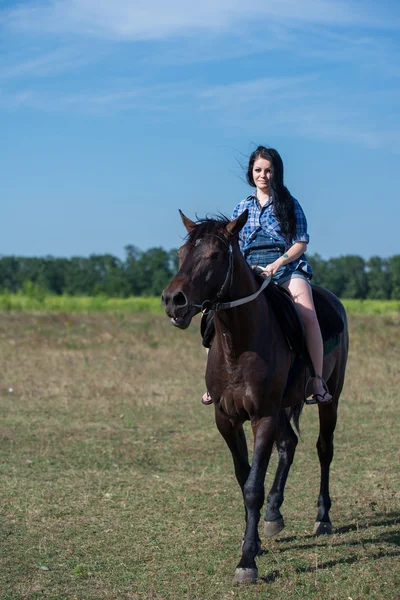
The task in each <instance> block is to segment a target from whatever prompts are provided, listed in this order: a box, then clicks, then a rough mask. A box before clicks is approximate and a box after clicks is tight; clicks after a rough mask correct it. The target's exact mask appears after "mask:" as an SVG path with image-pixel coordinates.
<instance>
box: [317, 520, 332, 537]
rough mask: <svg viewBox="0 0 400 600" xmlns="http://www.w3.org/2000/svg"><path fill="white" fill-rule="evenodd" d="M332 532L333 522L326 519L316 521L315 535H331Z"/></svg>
mask: <svg viewBox="0 0 400 600" xmlns="http://www.w3.org/2000/svg"><path fill="white" fill-rule="evenodd" d="M331 533H332V523H329V522H327V523H325V522H324V521H315V525H314V531H313V535H330V534H331Z"/></svg>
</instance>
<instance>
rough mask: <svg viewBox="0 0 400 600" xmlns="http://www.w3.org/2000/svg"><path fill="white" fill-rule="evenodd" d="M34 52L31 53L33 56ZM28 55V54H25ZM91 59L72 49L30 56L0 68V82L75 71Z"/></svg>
mask: <svg viewBox="0 0 400 600" xmlns="http://www.w3.org/2000/svg"><path fill="white" fill-rule="evenodd" d="M34 52H35V50H33V51H31V53H30V54H33V53H34ZM26 54H28V52H26ZM90 62H91V59H90V58H89V56H88V54H87V52H85V53H84V52H79V51H77V50H75V49H72V48H59V49H56V50H52V51H49V52H47V53H43V52H42V53H40V54H38V55H36V56H30V57H29V58H27V57H26V58H25V59H24V60H18V59H17V60H16V61H15V57H14V62H11V57H10V58H9V64H5V65H3V66H0V80H5V79H19V78H26V77H28V78H30V77H48V76H50V75H56V74H58V73H63V72H65V71H71V70H75V69H77V68H78V67H82V66H83V65H86V64H89V63H90Z"/></svg>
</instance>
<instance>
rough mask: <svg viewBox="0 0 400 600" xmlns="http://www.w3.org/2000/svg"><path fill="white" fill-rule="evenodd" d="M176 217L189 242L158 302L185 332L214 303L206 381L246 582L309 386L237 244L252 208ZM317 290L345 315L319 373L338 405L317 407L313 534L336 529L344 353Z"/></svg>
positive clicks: (274, 512)
mask: <svg viewBox="0 0 400 600" xmlns="http://www.w3.org/2000/svg"><path fill="white" fill-rule="evenodd" d="M180 214H181V218H182V221H183V224H184V226H185V228H186V230H187V237H186V242H185V243H184V245H183V246H182V247H181V248H180V249H179V251H178V256H179V271H178V273H177V274H176V275H175V277H174V278H173V279H172V281H171V282H170V283H169V284H168V286H167V287H166V288H165V290H164V291H163V294H162V303H163V305H164V309H165V311H166V313H167V315H168V316H169V317H170V318H171V321H172V323H173V325H174V326H176V327H178V328H180V329H186V328H187V327H189V325H190V323H191V321H192V318H193V317H194V316H195V315H196V314H198V313H199V312H200V311H203V310H204V309H207V308H213V309H214V321H215V335H214V338H213V342H212V345H211V348H210V351H209V355H208V360H207V369H206V386H207V390H208V391H209V393H210V395H211V398H212V400H213V403H214V406H215V422H216V425H217V428H218V430H219V432H220V434H221V435H222V437H223V438H224V440H225V442H226V444H227V445H228V447H229V450H230V452H231V454H232V459H233V464H234V470H235V475H236V479H237V481H238V483H239V485H240V487H241V490H242V494H243V500H244V505H245V519H246V521H245V533H244V538H243V542H242V549H241V558H240V561H239V563H238V565H237V567H236V570H235V581H236V582H238V583H249V582H252V581H255V580H257V578H258V571H257V565H256V561H255V559H256V556H257V555H259V554H260V553H261V552H262V549H261V540H260V537H259V534H258V524H259V520H260V511H261V509H262V506H263V504H264V482H265V476H266V472H267V467H268V462H269V459H270V456H271V452H272V449H273V447H274V445H276V448H277V451H278V457H279V460H278V467H277V471H276V475H275V478H274V481H273V484H272V487H271V489H270V491H269V494H268V497H267V507H266V513H265V518H264V533H265V535H267V536H272V535H276V534H277V533H279V532H280V531H281V530H282V529H283V527H284V521H283V517H282V514H281V511H280V508H281V505H282V503H283V499H284V489H285V484H286V480H287V477H288V474H289V470H290V467H291V464H292V462H293V458H294V454H295V449H296V445H297V442H298V437H297V435H296V433H295V431H294V429H293V427H292V425H291V421H292V422H294V424H295V427H296V429H297V430H298V419H299V417H300V413H301V410H302V407H303V405H304V383H303V379H301V378H298V379H296V378H295V380H294V381H293V382H292V383H291V385H288V377H289V373H290V370H291V365H292V359H293V352H292V350H291V348H290V346H289V344H288V341H287V337H286V336H285V335H284V332H283V330H282V327H281V325H280V323H279V322H278V320H277V317H276V313H275V311H274V309H273V307H272V306H271V302H270V301H269V300H268V296H267V295H266V294H264V293H260V288H259V284H258V283H257V280H256V278H255V276H254V273H253V271H252V270H251V269H250V267H249V266H248V264H247V263H246V261H245V259H244V257H243V255H242V253H241V251H240V248H239V244H238V234H239V232H240V230H241V229H242V227H243V226H244V224H245V222H246V220H247V211H244V212H243V213H242V214H241V215H240V216H239V217H238V218H236V219H234V220H231V221H230V220H229V219H227V218H225V217H222V216H220V217H217V218H206V219H202V220H198V221H197V222H194V221H192V220H190V219H189V218H188V217H186V216H185V215H184V214H183V213H182V212H181V211H180ZM266 283H268V282H266ZM263 286H265V284H263ZM320 292H321V293H322V294H323V295H324V297H325V300H326V302H327V303H328V304H330V305H331V307H332V308H333V309H334V310H335V311H337V313H338V314H339V315H340V316H341V318H342V320H343V331H342V332H341V333H340V336H339V341H338V344H337V347H336V348H335V349H333V350H332V351H331V352H330V353H329V354H328V355H327V356H325V358H324V365H323V374H322V375H323V378H324V380H325V381H326V382H327V385H328V387H329V391H330V393H331V395H332V402H331V403H329V404H325V405H322V404H319V405H318V411H319V436H318V441H317V451H318V457H319V462H320V474H321V479H320V492H319V496H318V502H317V507H318V512H317V517H316V521H315V526H314V535H320V534H323V533H332V524H331V521H330V518H329V511H330V508H331V499H330V496H329V471H330V464H331V461H332V458H333V436H334V430H335V426H336V421H337V412H338V402H339V396H340V393H341V391H342V387H343V383H344V376H345V368H346V359H347V353H348V333H347V321H346V313H345V310H344V307H343V305H342V304H341V303H340V301H339V299H338V298H336V296H334V295H333V294H332V293H331V292H329V291H328V290H325V289H324V288H320ZM222 300H223V301H224V302H221V301H222ZM245 421H250V423H251V427H252V432H253V443H254V453H253V460H252V464H251V465H250V464H249V459H248V451H247V442H246V437H245V433H244V430H243V423H244V422H245Z"/></svg>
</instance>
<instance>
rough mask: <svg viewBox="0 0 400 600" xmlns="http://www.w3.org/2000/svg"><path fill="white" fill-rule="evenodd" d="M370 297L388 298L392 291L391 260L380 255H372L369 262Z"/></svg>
mask: <svg viewBox="0 0 400 600" xmlns="http://www.w3.org/2000/svg"><path fill="white" fill-rule="evenodd" d="M367 279H368V298H374V299H376V300H387V299H389V298H390V295H391V291H392V281H391V276H390V272H389V261H388V259H385V258H380V257H379V256H371V258H370V259H369V260H368V262H367Z"/></svg>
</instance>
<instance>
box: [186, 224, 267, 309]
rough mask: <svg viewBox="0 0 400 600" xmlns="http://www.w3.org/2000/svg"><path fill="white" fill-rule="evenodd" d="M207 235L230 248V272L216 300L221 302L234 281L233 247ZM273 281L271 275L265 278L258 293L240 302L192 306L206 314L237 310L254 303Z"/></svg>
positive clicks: (220, 238)
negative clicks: (231, 309) (237, 307)
mask: <svg viewBox="0 0 400 600" xmlns="http://www.w3.org/2000/svg"><path fill="white" fill-rule="evenodd" d="M205 235H212V236H214V237H216V238H218V239H219V240H221V242H223V244H224V246H226V247H227V248H228V252H229V265H228V271H227V273H226V276H225V281H224V283H223V284H222V286H221V289H220V291H219V292H218V294H217V295H216V297H215V300H219V299H220V298H222V297H223V296H224V295H225V292H227V291H229V290H230V289H231V286H232V280H233V252H232V245H231V244H228V243H227V242H226V240H224V239H223V238H222V237H220V236H219V235H216V234H214V233H207V234H205ZM199 241H201V240H198V241H197V243H198V242H199ZM271 279H272V277H271V275H269V276H267V277H266V278H265V281H264V282H263V284H262V285H261V287H260V289H259V290H257V292H254V294H251V295H250V296H245V297H244V298H239V299H238V300H231V301H230V302H216V301H215V300H214V301H213V302H211V301H210V300H204V302H202V303H201V304H192V305H191V306H194V307H196V308H200V309H201V312H202V313H204V312H209V311H210V310H227V309H228V308H235V306H241V305H242V304H247V303H248V302H252V300H255V299H256V298H258V296H259V295H260V294H261V293H262V292H263V291H264V290H265V288H266V287H267V286H268V284H269V283H270V282H271ZM228 284H229V286H228ZM227 286H228V289H227V290H226V289H225V288H226V287H227Z"/></svg>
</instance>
